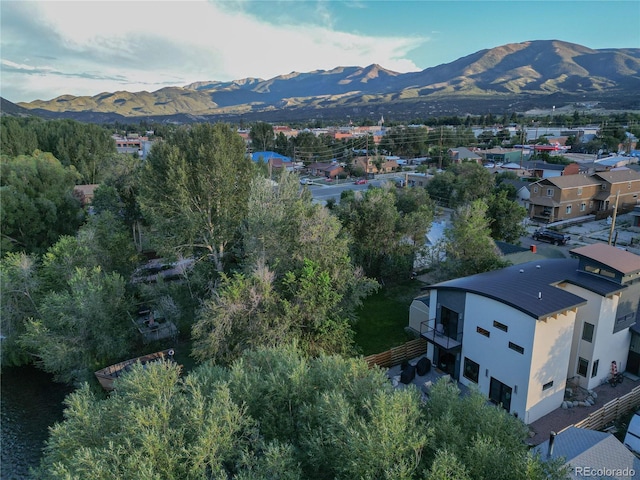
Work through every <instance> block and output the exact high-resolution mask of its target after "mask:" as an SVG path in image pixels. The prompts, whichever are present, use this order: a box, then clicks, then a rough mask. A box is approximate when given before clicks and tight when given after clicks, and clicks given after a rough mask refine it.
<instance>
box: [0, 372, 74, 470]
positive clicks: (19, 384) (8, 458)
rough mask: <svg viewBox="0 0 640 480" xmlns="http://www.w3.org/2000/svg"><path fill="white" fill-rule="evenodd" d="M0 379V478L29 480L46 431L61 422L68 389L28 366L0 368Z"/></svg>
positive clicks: (69, 389) (38, 457)
mask: <svg viewBox="0 0 640 480" xmlns="http://www.w3.org/2000/svg"><path fill="white" fill-rule="evenodd" d="M0 379H1V382H2V384H1V388H2V390H1V394H2V397H1V401H0V407H1V408H0V411H1V417H0V431H1V433H2V435H1V438H2V457H1V459H0V478H2V480H22V479H29V478H32V477H30V476H29V469H30V468H32V467H36V466H37V465H38V464H39V462H40V458H41V457H42V447H43V446H44V442H45V440H46V439H47V437H48V434H49V432H48V427H49V426H51V425H53V424H54V423H55V422H57V421H60V420H62V418H63V417H62V411H63V405H62V401H63V400H64V398H65V396H66V395H67V394H68V393H70V392H71V391H72V388H71V387H69V386H66V385H61V384H58V383H54V382H53V381H52V379H51V376H50V375H48V374H46V373H44V372H42V371H40V370H37V369H36V368H34V367H31V366H28V367H12V368H3V369H2V373H1V374H0Z"/></svg>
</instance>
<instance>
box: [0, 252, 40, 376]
mask: <svg viewBox="0 0 640 480" xmlns="http://www.w3.org/2000/svg"><path fill="white" fill-rule="evenodd" d="M0 289H1V292H0V293H1V294H0V296H1V298H2V301H1V302H0V326H1V331H2V336H3V339H2V350H0V353H1V355H2V356H1V358H0V360H1V365H2V366H11V365H22V364H26V363H29V362H30V361H31V357H30V356H29V355H28V354H27V352H26V351H25V350H24V349H23V348H22V347H21V346H20V345H19V343H18V340H19V339H20V337H21V336H22V335H23V334H24V332H25V329H26V324H27V321H28V320H29V319H30V318H34V317H37V316H38V303H39V297H40V294H41V282H40V278H39V276H38V269H37V259H36V257H35V255H27V254H25V253H23V252H18V253H11V252H9V253H7V254H6V255H4V256H3V257H2V258H0Z"/></svg>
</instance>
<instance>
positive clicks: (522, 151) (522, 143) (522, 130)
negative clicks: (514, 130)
mask: <svg viewBox="0 0 640 480" xmlns="http://www.w3.org/2000/svg"><path fill="white" fill-rule="evenodd" d="M523 137H524V126H520V170H522V160H523V158H522V157H523V156H524V140H523Z"/></svg>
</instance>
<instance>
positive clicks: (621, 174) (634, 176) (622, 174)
mask: <svg viewBox="0 0 640 480" xmlns="http://www.w3.org/2000/svg"><path fill="white" fill-rule="evenodd" d="M593 176H594V177H600V178H602V179H603V180H606V181H607V182H609V183H621V182H631V181H633V180H640V173H638V172H636V171H635V170H631V169H627V170H609V171H608V172H597V173H594V174H593Z"/></svg>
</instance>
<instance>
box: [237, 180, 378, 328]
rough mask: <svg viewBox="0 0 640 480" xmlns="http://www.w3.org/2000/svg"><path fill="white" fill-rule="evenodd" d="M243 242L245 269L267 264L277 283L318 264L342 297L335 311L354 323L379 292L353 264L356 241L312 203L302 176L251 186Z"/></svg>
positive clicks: (373, 283) (258, 182)
mask: <svg viewBox="0 0 640 480" xmlns="http://www.w3.org/2000/svg"><path fill="white" fill-rule="evenodd" d="M243 238H244V250H243V255H244V259H243V261H242V264H243V268H244V270H245V271H247V272H251V271H253V270H254V268H255V266H256V265H258V264H259V263H260V262H262V263H264V264H265V265H267V266H268V267H269V269H270V270H271V271H272V272H274V274H275V276H276V277H275V278H276V281H277V283H278V284H280V282H281V281H282V279H283V278H284V277H285V275H287V274H288V273H289V272H292V273H294V274H295V275H299V273H300V272H301V271H302V269H303V268H305V267H306V265H307V260H313V262H314V264H316V265H317V266H318V268H319V269H320V270H321V271H323V272H327V274H328V275H329V277H330V280H331V284H332V288H333V289H334V290H335V291H336V293H337V294H338V295H339V296H340V298H341V301H340V302H339V303H338V304H336V305H335V306H334V308H333V309H332V311H335V313H336V314H337V315H338V316H339V317H344V318H349V319H351V320H355V310H356V309H357V308H358V307H359V306H360V305H361V303H362V300H363V299H364V298H365V297H366V296H368V295H369V294H370V293H372V292H373V291H374V290H375V289H376V287H377V284H376V283H375V282H374V281H373V280H371V279H369V278H367V277H365V276H364V273H363V271H362V269H361V268H360V267H359V266H358V263H357V262H354V261H352V258H351V256H350V246H351V242H352V238H351V237H350V236H349V235H348V234H347V233H346V232H345V231H344V230H343V229H342V225H341V223H340V221H339V220H338V219H337V218H336V217H335V216H334V215H332V214H331V213H330V212H329V211H328V210H327V209H326V208H323V207H321V206H320V205H315V204H313V203H312V198H311V195H310V194H309V192H308V191H307V190H306V189H302V190H301V189H300V185H299V183H298V179H297V176H296V175H291V174H289V173H288V172H286V171H283V172H282V174H281V176H280V178H278V185H277V186H275V187H274V186H273V185H271V184H270V183H269V182H265V181H264V180H260V179H258V180H256V181H254V182H253V183H252V185H251V195H250V198H249V210H248V213H247V220H246V223H245V228H244V229H243ZM280 291H282V290H281V289H280Z"/></svg>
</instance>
